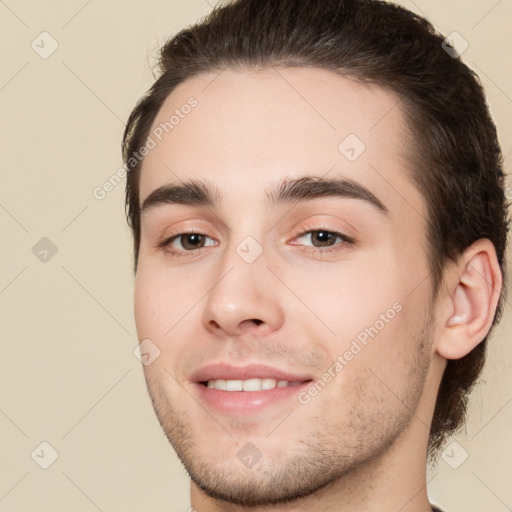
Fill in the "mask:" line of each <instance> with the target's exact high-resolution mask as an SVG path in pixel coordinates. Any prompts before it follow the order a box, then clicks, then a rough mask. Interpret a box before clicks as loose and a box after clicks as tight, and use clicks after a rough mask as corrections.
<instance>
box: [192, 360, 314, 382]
mask: <svg viewBox="0 0 512 512" xmlns="http://www.w3.org/2000/svg"><path fill="white" fill-rule="evenodd" d="M217 379H224V380H248V379H276V380H287V381H289V382H301V381H306V380H312V376H311V375H305V374H296V373H295V374H294V373H290V372H286V371H283V370H280V369H278V368H273V367H272V366H267V365H263V364H250V365H247V366H231V365H230V364H226V363H216V364H209V365H206V366H203V367H202V368H201V369H200V370H198V371H196V372H194V373H193V374H192V375H191V376H190V380H191V381H193V382H206V381H208V380H217Z"/></svg>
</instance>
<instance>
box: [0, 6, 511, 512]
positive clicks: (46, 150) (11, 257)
mask: <svg viewBox="0 0 512 512" xmlns="http://www.w3.org/2000/svg"><path fill="white" fill-rule="evenodd" d="M211 2H213V0H211ZM403 4H404V5H405V6H407V7H409V8H410V9H412V10H414V11H417V12H420V13H423V14H424V15H426V16H427V17H429V18H430V19H431V20H432V21H433V22H434V23H435V25H436V26H437V27H438V28H439V29H440V30H441V31H443V32H444V33H445V34H448V33H450V32H452V31H457V32H458V33H460V34H461V35H462V37H463V38H464V39H465V40H466V41H467V42H468V43H469V48H468V49H467V51H466V52H465V53H464V56H463V57H464V59H465V60H466V62H468V63H469V64H470V65H471V66H472V67H473V68H475V69H476V70H477V71H478V72H479V73H480V75H481V77H482V80H483V83H484V85H485V88H486V91H487V94H488V101H489V103H490V106H491V110H492V112H493V115H494V117H495V120H496V123H497V125H498V128H499V133H500V137H501V142H502V146H503V150H504V154H505V155H507V159H506V167H507V170H510V164H511V150H512V147H511V146H512V124H511V119H512V99H511V98H512V80H511V78H512V68H511V65H510V49H511V47H512V44H511V43H512V41H511V32H512V30H511V29H512V26H511V20H512V0H500V1H497V0H489V1H487V0H478V1H462V0H451V1H427V0H415V1H414V2H413V1H412V0H403ZM209 10H210V5H209V2H207V1H206V0H167V1H140V0H131V1H120V0H117V1H108V0H92V1H85V0H81V1H42V0H39V1H15V0H0V48H1V49H2V56H1V66H0V112H1V114H0V116H1V117H0V129H1V137H0V140H1V147H0V155H1V157H0V165H1V168H2V172H1V173H0V226H1V231H0V240H1V255H0V261H1V265H0V325H1V331H0V332H1V343H2V347H1V359H0V361H1V363H0V364H1V366H0V375H1V402H0V432H1V441H2V442H1V453H0V461H1V469H0V477H1V478H0V510H1V511H4V512H13V511H23V512H27V511H53V512H56V511H77V512H78V511H80V512H81V511H84V512H85V511H94V510H100V511H104V512H107V511H125V512H128V511H145V512H153V511H164V510H165V511H169V512H185V511H186V510H187V509H188V507H189V499H188V493H189V489H188V477H187V475H186V473H185V471H184V469H183V468H182V467H181V465H180V464H179V462H178V461H177V459H176V457H175V455H174V452H173V451H172V449H171V448H170V446H169V445H168V442H167V440H166V438H165V437H164V435H163V433H162V431H161V428H160V426H159V424H158V422H157V420H156V417H155V415H154V413H153V409H152V407H151V405H150V401H149V398H148V396H147V392H146V388H145V382H144V379H143V374H142V368H141V365H140V363H139V361H138V360H137V359H136V358H135V357H134V355H133V349H134V348H135V346H136V344H137V338H136V333H135V325H134V320H133V306H132V291H133V277H132V273H131V268H132V260H131V239H130V234H129V232H128V228H127V227H126V225H125V220H124V213H123V199H124V196H123V194H124V180H123V182H122V183H121V184H120V185H118V186H117V187H116V188H115V189H114V190H113V191H112V192H110V193H109V194H107V196H106V197H105V199H103V200H98V199H96V198H95V197H94V196H93V190H94V188H95V187H98V186H101V185H102V184H103V183H104V182H105V181H107V180H108V179H109V177H110V176H111V175H112V174H114V173H115V172H116V170H117V169H119V168H120V167H121V165H122V162H121V157H120V141H121V134H122V130H123V123H124V122H125V120H126V119H127V117H128V114H129V112H130V110H131V108H132V107H133V106H134V104H135V102H136V100H137V99H138V98H139V97H140V96H141V94H142V93H143V92H144V91H145V90H146V89H147V88H148V87H149V86H150V84H151V83H152V74H151V71H150V64H152V63H153V62H154V55H155V50H156V49H157V47H158V46H159V44H161V43H162V42H163V41H164V40H165V38H166V37H167V36H169V35H171V34H173V33H175V32H176V31H177V30H178V29H180V28H181V27H183V26H185V25H187V24H189V23H191V22H193V21H194V20H196V19H197V18H199V17H201V16H203V15H205V14H207V13H208V12H209ZM43 31H47V32H48V33H49V34H51V37H53V38H54V39H55V40H56V41H57V43H58V45H59V47H58V49H57V50H56V51H55V53H53V54H52V55H51V56H49V57H48V58H46V59H43V58H41V57H40V55H39V54H38V53H36V51H34V50H33V49H32V47H31V43H32V41H34V40H35V43H34V44H35V45H38V46H36V48H38V51H39V52H44V51H48V50H49V49H51V40H50V39H49V36H39V34H41V32H43ZM511 190H512V189H511ZM511 195H512V194H511ZM42 237H47V238H49V239H50V240H51V242H52V243H53V244H54V245H55V246H56V248H57V253H56V254H55V255H53V256H52V254H51V252H49V253H48V255H47V261H46V262H43V261H40V259H39V258H38V257H36V255H35V254H34V253H33V251H32V248H33V246H34V245H35V244H36V243H38V241H39V240H40V239H41V238H42ZM40 243H43V244H44V242H40ZM43 249H44V247H43ZM43 249H41V248H39V250H43ZM36 252H37V251H36ZM43 256H44V253H42V254H39V257H43ZM509 287H510V285H509ZM511 309H512V308H511V306H510V304H507V310H506V314H505V319H504V321H503V322H502V324H501V325H500V327H499V328H498V330H497V331H496V334H495V336H494V339H493V342H492V344H491V346H490V351H489V357H488V366H487V369H486V372H485V375H484V380H485V381H486V383H485V384H483V385H481V386H480V387H479V388H478V389H477V391H476V392H475V393H474V396H473V400H472V407H471V416H470V420H469V422H468V425H467V429H466V431H465V432H463V433H462V434H460V435H458V436H457V437H456V441H457V442H458V443H459V445H460V447H458V446H456V445H451V447H450V448H449V449H448V451H447V452H445V458H446V461H445V460H443V459H441V460H440V461H439V463H438V465H437V466H436V467H435V468H434V469H433V470H431V471H430V473H429V492H430V496H431V498H432V499H433V500H434V501H436V502H438V503H439V504H441V505H443V506H445V507H446V509H447V511H449V512H482V511H485V512H505V511H507V510H511V509H512V487H511V486H510V482H511V476H512V463H511V460H512V442H511V434H510V427H511V425H512V403H511V402H512V390H511V386H510V382H511V377H512V367H511V362H512V348H511V347H512V345H511V343H510V334H511V332H512V322H511V319H512V312H511ZM43 441H46V442H47V443H50V445H51V446H52V447H53V448H54V449H55V450H56V451H57V452H58V458H57V459H56V460H55V462H54V463H53V464H52V465H51V466H50V467H48V468H47V469H43V468H41V467H40V464H44V463H45V462H46V463H48V462H51V449H50V448H48V447H47V446H45V445H43V446H40V443H41V442H43ZM462 449H463V450H466V451H467V453H468V458H467V460H466V461H464V462H463V463H462V464H461V465H460V467H458V468H457V469H453V468H452V467H451V466H450V464H451V465H452V466H455V465H456V464H458V463H460V461H461V460H462V458H461V457H462V455H463V454H464V452H462V451H461V450H462ZM31 454H33V455H32V456H31ZM447 461H449V463H450V464H449V463H448V462H447ZM397 512H398V511H397Z"/></svg>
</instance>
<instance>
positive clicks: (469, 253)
mask: <svg viewBox="0 0 512 512" xmlns="http://www.w3.org/2000/svg"><path fill="white" fill-rule="evenodd" d="M444 283H445V286H443V289H442V291H441V292H440V293H441V294H442V297H440V301H439V304H440V310H439V311H438V313H439V315H440V317H441V320H442V325H441V326H440V332H439V336H438V337H437V342H436V351H437V353H438V354H439V355H440V356H442V357H444V358H445V359H459V358H461V357H464V356H465V355H466V354H469V352H471V351H472V350H473V349H474V348H475V347H476V346H477V345H478V344H479V343H480V342H481V341H482V340H483V339H484V338H485V336H486V335H487V333H488V332H489V330H490V328H491V325H492V322H493V319H494V314H495V312H496V307H497V305H498V301H499V297H500V294H501V289H502V286H503V278H502V273H501V269H500V266H499V263H498V258H497V257H496V251H495V249H494V246H493V244H492V243H491V242H490V241H489V240H487V239H481V240H478V241H476V242H475V243H474V244H472V245H471V246H470V247H468V248H467V249H466V250H465V251H464V253H463V254H462V255H461V257H460V258H459V260H458V261H457V263H456V264H455V265H453V266H452V267H450V268H449V269H448V270H447V273H446V275H445V279H444Z"/></svg>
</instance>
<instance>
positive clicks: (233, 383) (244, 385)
mask: <svg viewBox="0 0 512 512" xmlns="http://www.w3.org/2000/svg"><path fill="white" fill-rule="evenodd" d="M297 384H301V382H300V381H296V382H289V381H287V380H276V379H247V380H224V379H211V380H209V381H208V384H207V386H208V387H209V388H210V389H220V390H221V391H262V390H267V389H274V388H275V387H278V388H285V387H288V386H296V385H297Z"/></svg>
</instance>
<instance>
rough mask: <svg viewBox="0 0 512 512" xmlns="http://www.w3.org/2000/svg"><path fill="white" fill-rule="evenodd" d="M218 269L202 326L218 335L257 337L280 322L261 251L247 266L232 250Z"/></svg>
mask: <svg viewBox="0 0 512 512" xmlns="http://www.w3.org/2000/svg"><path fill="white" fill-rule="evenodd" d="M230 253H231V254H230V255H229V256H227V257H225V258H224V259H223V261H222V262H221V263H219V266H218V272H217V274H216V276H215V278H216V279H215V281H214V283H213V284H212V285H211V286H212V287H211V289H210V292H209V293H208V295H207V297H206V304H205V307H204V310H203V323H204V325H205V327H206V328H207V329H208V330H209V331H210V332H212V333H214V334H216V335H218V336H222V335H225V336H230V337H236V336H241V335H248V334H257V335H259V336H263V335H267V334H270V333H271V332H273V331H276V330H278V329H279V328H280V327H281V326H282V324H283V322H284V311H283V303H282V301H281V300H280V295H279V293H278V292H277V289H276V278H275V276H274V275H273V273H272V272H270V270H269V269H268V268H267V264H266V263H267V262H266V258H265V256H264V254H265V252H263V253H262V255H261V256H260V257H259V258H258V259H257V260H256V261H254V262H252V263H247V262H246V261H244V260H243V259H242V258H241V257H240V256H239V255H238V254H237V253H236V252H235V251H234V250H233V251H230Z"/></svg>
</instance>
